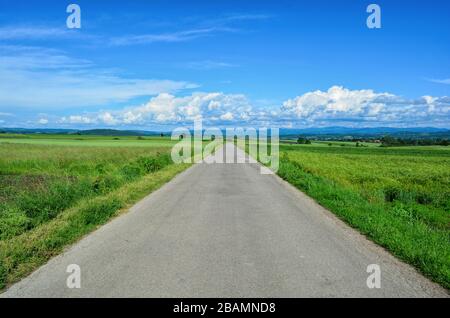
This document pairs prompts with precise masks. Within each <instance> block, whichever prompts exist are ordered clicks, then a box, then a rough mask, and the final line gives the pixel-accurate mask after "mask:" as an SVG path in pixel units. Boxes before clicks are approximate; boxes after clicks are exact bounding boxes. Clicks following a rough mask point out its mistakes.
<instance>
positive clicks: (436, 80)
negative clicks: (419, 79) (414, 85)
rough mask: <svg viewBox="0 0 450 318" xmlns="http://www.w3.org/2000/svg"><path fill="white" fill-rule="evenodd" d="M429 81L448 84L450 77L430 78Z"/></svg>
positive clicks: (449, 83)
mask: <svg viewBox="0 0 450 318" xmlns="http://www.w3.org/2000/svg"><path fill="white" fill-rule="evenodd" d="M429 81H430V82H433V83H439V84H448V85H450V78H446V79H430V80H429Z"/></svg>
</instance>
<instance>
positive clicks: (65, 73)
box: [0, 46, 198, 111]
mask: <svg viewBox="0 0 450 318" xmlns="http://www.w3.org/2000/svg"><path fill="white" fill-rule="evenodd" d="M0 52H1V58H0V111H1V110H2V108H3V109H6V110H8V109H10V108H11V107H23V108H27V109H39V110H40V111H41V110H45V109H55V108H58V109H60V110H62V109H65V108H70V107H85V106H101V105H106V104H109V103H118V102H125V101H128V100H130V99H132V98H135V97H139V96H153V95H157V94H160V93H169V92H176V91H178V90H182V89H189V88H195V87H198V85H195V84H192V83H189V82H184V81H171V80H157V79H139V78H129V77H123V76H121V75H120V74H118V73H117V72H113V71H110V70H104V69H99V68H97V67H95V65H94V64H93V63H92V62H90V61H86V60H78V59H74V58H72V57H70V56H68V55H66V54H64V53H63V52H60V51H55V50H46V49H41V50H39V48H30V47H12V46H10V47H6V48H5V47H1V48H0Z"/></svg>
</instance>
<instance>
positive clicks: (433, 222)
mask: <svg viewBox="0 0 450 318" xmlns="http://www.w3.org/2000/svg"><path fill="white" fill-rule="evenodd" d="M325 145H326V146H324V144H323V143H322V144H316V143H313V144H312V145H281V146H280V157H281V158H280V169H279V171H278V174H279V175H280V176H281V177H282V178H284V179H285V180H287V181H288V182H290V183H291V184H293V185H294V186H296V187H298V188H299V189H301V190H302V191H304V192H305V193H307V194H308V195H309V196H311V197H313V198H314V199H315V200H316V201H317V202H319V203H320V204H321V205H323V206H325V207H327V208H328V209H330V210H331V211H333V212H334V213H335V214H336V215H337V216H339V217H340V218H341V219H343V220H344V221H346V222H347V223H349V224H350V225H352V226H353V227H355V228H358V229H359V230H360V231H361V232H362V233H364V234H365V235H367V236H368V237H370V238H371V239H372V240H374V241H375V242H377V243H378V244H380V245H382V246H384V247H386V248H387V249H388V250H390V251H391V252H392V253H393V254H395V255H397V256H398V257H399V258H401V259H403V260H405V261H407V262H409V263H410V264H412V265H414V266H415V267H416V268H418V269H419V270H420V271H422V272H423V273H424V274H426V275H428V276H429V277H431V278H432V279H434V280H435V281H437V282H439V283H441V284H442V285H443V286H445V287H447V288H450V148H448V147H440V146H430V147H399V148H384V147H374V146H369V147H358V148H357V147H355V146H353V147H352V146H350V145H349V144H346V145H345V146H341V145H339V144H338V143H333V144H332V145H331V146H328V145H327V144H325Z"/></svg>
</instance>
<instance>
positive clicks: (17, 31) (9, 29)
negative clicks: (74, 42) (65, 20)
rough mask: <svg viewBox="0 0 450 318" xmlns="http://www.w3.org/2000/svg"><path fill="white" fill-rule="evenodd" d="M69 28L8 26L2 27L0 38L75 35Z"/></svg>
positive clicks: (45, 37) (28, 38) (47, 37)
mask: <svg viewBox="0 0 450 318" xmlns="http://www.w3.org/2000/svg"><path fill="white" fill-rule="evenodd" d="M73 35H74V32H70V31H69V30H68V29H67V28H51V27H35V26H6V27H2V28H0V40H24V39H26V40H30V39H31V40H35V39H51V38H63V37H68V36H73Z"/></svg>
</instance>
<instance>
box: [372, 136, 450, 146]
mask: <svg viewBox="0 0 450 318" xmlns="http://www.w3.org/2000/svg"><path fill="white" fill-rule="evenodd" d="M433 145H439V146H448V145H450V141H449V140H448V139H440V138H436V139H414V138H395V137H392V136H384V137H383V138H381V146H382V147H399V146H433Z"/></svg>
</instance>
